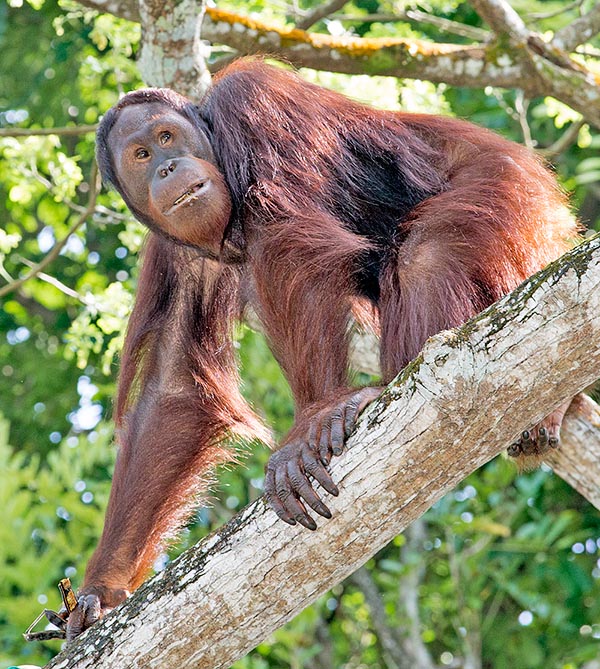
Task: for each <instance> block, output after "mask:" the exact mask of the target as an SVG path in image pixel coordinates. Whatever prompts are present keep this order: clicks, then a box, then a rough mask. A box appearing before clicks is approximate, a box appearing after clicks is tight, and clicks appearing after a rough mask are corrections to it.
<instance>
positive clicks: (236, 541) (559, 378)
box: [48, 237, 600, 669]
mask: <svg viewBox="0 0 600 669" xmlns="http://www.w3.org/2000/svg"><path fill="white" fill-rule="evenodd" d="M599 375H600V237H595V238H593V239H592V240H590V241H588V242H586V243H584V244H582V245H581V246H579V247H578V248H577V249H575V250H574V251H572V252H570V253H569V254H567V255H566V256H564V257H563V258H562V259H561V260H559V261H557V262H555V263H553V264H552V265H551V266H549V267H548V268H547V269H546V270H544V271H543V272H540V273H539V274H537V275H536V276H534V277H532V279H530V280H529V281H527V282H525V283H524V284H522V285H521V286H520V287H519V288H517V290H515V291H514V292H513V293H512V294H510V295H508V296H507V297H506V298H504V299H503V300H501V301H500V302H498V303H497V304H495V305H492V306H491V307H490V308H489V309H487V310H486V311H485V312H483V313H482V314H480V315H479V316H477V317H476V318H474V319H472V320H471V321H469V322H468V323H467V324H466V325H465V326H463V327H462V328H458V329H456V330H453V331H448V332H445V333H440V334H439V335H437V336H436V337H433V338H432V339H431V340H429V342H428V343H427V344H426V346H425V348H424V350H423V352H422V353H421V355H420V356H419V357H418V358H417V359H416V360H415V361H413V363H411V364H410V365H409V366H408V367H407V368H406V369H405V370H404V371H403V372H402V373H401V374H400V376H399V378H398V379H397V380H396V381H395V382H394V383H393V384H391V386H390V387H389V388H388V389H387V390H386V391H385V392H384V394H383V395H382V397H381V398H380V400H378V401H377V402H376V403H374V404H373V405H372V406H371V407H370V408H369V409H368V410H367V411H366V412H365V415H363V416H362V417H361V420H360V421H359V425H358V426H357V429H356V430H355V433H354V434H353V436H352V437H351V438H350V440H349V443H348V450H347V451H346V452H345V454H344V455H343V456H342V457H340V458H336V459H335V460H334V461H333V462H332V468H331V469H332V475H333V477H334V479H335V480H336V481H337V482H338V484H339V486H340V491H341V492H340V496H339V497H337V498H335V499H328V500H327V502H328V504H330V505H331V506H330V508H331V509H332V511H333V514H334V515H333V518H332V519H331V520H321V521H320V524H319V525H320V526H319V529H318V530H317V531H316V532H308V531H306V530H305V529H303V528H301V527H300V526H299V525H298V526H295V527H290V526H288V525H285V524H284V523H282V522H281V521H280V520H278V519H277V517H276V516H275V514H274V513H273V512H272V511H271V510H269V509H268V508H267V507H266V504H265V502H264V500H263V499H260V500H258V501H257V502H256V503H254V504H252V505H250V506H249V507H247V508H246V509H245V510H243V511H242V512H240V513H239V514H238V515H237V516H236V517H235V518H234V519H233V520H232V521H231V522H230V523H229V524H228V525H227V526H225V527H224V528H222V529H221V530H219V531H217V532H216V533H214V534H213V535H211V536H210V537H208V538H207V539H206V540H204V541H203V542H201V543H200V544H199V545H198V546H196V547H194V548H192V549H191V550H189V551H187V552H186V553H184V554H183V555H182V556H180V557H179V558H178V559H177V560H175V561H174V562H173V563H172V564H171V565H169V566H168V567H167V569H165V571H163V572H161V573H160V574H158V575H157V576H156V577H155V578H154V579H152V580H151V581H149V582H148V583H146V584H144V585H143V586H142V587H141V588H140V589H139V590H138V591H137V592H136V593H135V594H134V596H133V597H132V598H131V599H130V600H129V601H127V602H126V603H125V604H124V605H123V606H121V607H119V608H118V609H117V610H115V611H114V612H112V613H111V614H109V615H108V616H107V617H106V618H105V619H104V620H103V621H101V622H100V623H99V624H97V625H95V626H94V627H92V628H91V629H90V630H89V631H88V632H86V633H85V634H84V635H83V636H82V637H80V638H79V639H78V640H77V641H76V642H75V643H74V644H73V645H72V646H71V647H70V648H68V649H67V651H66V652H65V653H63V654H61V655H60V656H59V657H57V658H56V659H55V660H54V661H53V662H51V663H50V664H49V665H48V667H52V668H53V669H59V668H61V669H64V668H65V667H70V668H72V669H83V668H84V667H95V668H96V669H103V668H104V667H111V668H112V667H120V668H122V669H126V668H128V667H159V666H160V667H164V666H170V667H180V668H182V669H183V668H186V667H198V666H201V667H205V668H206V669H209V668H213V669H216V668H219V667H228V666H230V664H231V663H232V662H233V661H234V660H236V659H237V658H239V657H241V656H243V655H245V654H246V653H247V652H248V651H249V650H250V649H252V648H254V647H255V646H256V645H257V644H258V643H259V642H260V641H261V640H262V639H264V638H265V637H266V636H267V635H268V634H269V633H270V632H272V631H273V630H274V629H276V628H278V627H279V626H281V625H283V624H284V623H285V622H286V621H288V620H290V619H291V618H292V617H293V616H294V615H296V614H297V613H298V612H299V611H301V610H302V609H303V608H304V607H306V606H307V605H308V604H310V603H311V602H313V601H314V600H315V599H316V598H317V597H318V596H320V595H321V594H322V593H324V592H325V591H326V590H327V589H329V588H330V587H331V586H332V585H334V584H335V583H338V582H339V581H341V580H342V579H343V578H345V577H346V576H348V575H349V574H350V573H352V572H353V571H355V570H356V569H357V568H358V567H359V566H360V565H362V564H363V563H364V562H365V561H366V560H367V559H368V558H369V557H370V556H372V555H373V554H374V553H375V552H376V551H378V550H379V549H380V548H381V547H382V546H384V545H385V544H386V543H388V542H389V540H390V539H392V538H393V537H394V536H395V535H396V534H397V533H398V532H400V531H401V530H402V529H404V528H405V527H406V526H407V525H408V524H410V523H411V522H412V521H413V520H415V519H416V518H418V517H419V516H421V515H422V514H423V513H424V512H425V511H426V510H427V509H428V508H429V507H430V506H431V505H432V504H433V503H434V502H435V501H436V500H437V499H439V498H440V497H441V496H442V495H443V494H445V493H446V492H448V491H449V490H451V489H452V488H453V487H455V486H456V485H457V484H458V483H459V482H460V481H461V480H462V479H463V478H465V476H467V475H468V474H470V473H471V472H472V471H474V470H475V469H476V468H478V467H480V466H481V465H482V464H484V463H485V462H487V461H488V460H489V459H491V458H492V457H494V456H495V455H496V454H498V453H499V452H500V451H501V450H502V449H503V448H505V446H506V444H507V443H510V442H511V441H512V440H513V439H514V438H515V437H516V436H517V435H518V434H519V433H520V431H521V430H522V429H524V428H525V427H528V426H530V425H532V424H534V423H536V422H537V421H539V420H540V419H541V418H542V417H543V416H545V415H547V414H548V413H549V412H550V411H551V410H552V409H553V408H555V407H556V406H557V405H558V404H560V403H562V402H563V401H564V400H565V399H567V398H569V397H572V396H573V395H575V394H576V393H577V392H578V391H580V390H581V389H582V388H584V387H586V386H587V385H589V384H590V383H591V382H592V381H594V380H595V379H596V378H597V377H598V376H599ZM576 420H577V422H578V424H579V421H583V424H584V425H585V430H587V432H586V431H585V430H580V429H579V428H578V427H573V417H570V418H569V419H568V420H567V421H566V424H565V427H564V430H563V439H564V444H563V446H562V449H563V450H562V452H561V454H560V460H557V461H556V466H557V468H558V469H559V471H560V472H561V473H563V474H566V475H568V476H570V477H572V480H573V481H575V479H576V477H575V476H574V475H573V471H572V470H573V469H575V468H576V467H577V464H576V463H578V462H579V458H580V454H581V451H582V450H584V449H585V451H586V452H587V453H588V454H589V460H588V462H587V468H586V469H582V471H581V476H582V477H583V478H584V480H586V481H588V482H590V485H592V484H591V482H592V481H594V482H597V481H598V480H599V479H600V439H599V438H598V432H597V431H594V429H593V426H592V425H591V424H590V423H589V421H588V422H587V423H586V418H585V416H582V415H581V414H578V417H577V419H576ZM582 435H584V438H585V439H587V441H586V442H585V443H581V442H580V441H579V439H581V436H582ZM557 457H559V456H557ZM571 462H574V463H575V464H573V465H571V464H569V463H571ZM567 470H568V471H567ZM577 485H580V489H583V486H581V484H579V483H578V484H577ZM593 494H594V491H592V493H591V494H590V497H591V498H592V499H594V497H593ZM595 494H596V495H597V491H596V493H595Z"/></svg>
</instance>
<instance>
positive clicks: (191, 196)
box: [165, 181, 206, 214]
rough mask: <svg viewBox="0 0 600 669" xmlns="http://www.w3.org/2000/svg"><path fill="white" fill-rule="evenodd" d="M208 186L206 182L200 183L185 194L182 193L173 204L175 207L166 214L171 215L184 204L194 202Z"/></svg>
mask: <svg viewBox="0 0 600 669" xmlns="http://www.w3.org/2000/svg"><path fill="white" fill-rule="evenodd" d="M205 184H206V181H200V182H199V183H197V184H194V185H193V186H190V188H188V189H187V190H186V191H185V193H182V194H181V195H180V196H179V197H178V198H177V199H176V200H175V202H173V205H172V206H171V207H170V208H169V209H168V210H167V211H166V212H165V213H166V214H170V213H171V212H172V211H173V210H174V209H176V208H177V207H179V206H180V205H182V204H187V203H188V202H192V201H193V200H195V199H197V198H198V196H199V195H200V191H201V190H202V189H203V188H204V186H205Z"/></svg>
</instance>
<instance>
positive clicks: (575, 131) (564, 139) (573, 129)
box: [537, 119, 586, 160]
mask: <svg viewBox="0 0 600 669" xmlns="http://www.w3.org/2000/svg"><path fill="white" fill-rule="evenodd" d="M584 125H586V122H585V121H584V120H583V119H579V120H578V121H574V122H573V123H571V125H570V126H569V127H568V128H567V129H566V130H565V132H563V134H562V135H561V136H560V137H559V138H558V139H557V140H556V142H554V143H553V144H551V145H550V146H547V147H546V148H544V149H538V150H537V152H538V153H539V154H540V155H542V156H544V158H546V160H552V159H553V158H556V157H557V156H559V155H560V154H561V153H564V152H565V151H567V150H568V149H569V148H570V147H571V146H572V145H573V144H574V143H575V142H576V141H577V138H578V137H579V131H580V130H581V128H583V126H584Z"/></svg>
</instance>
